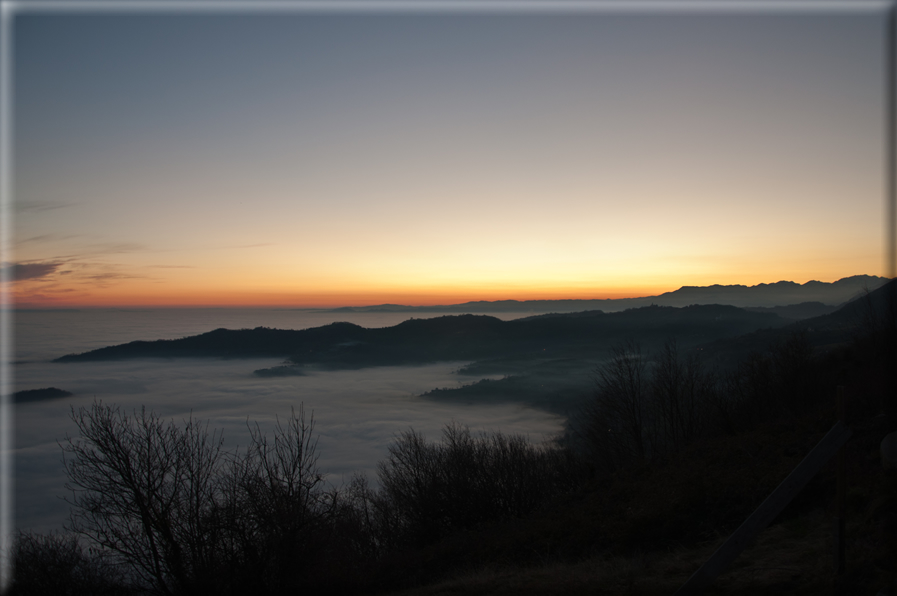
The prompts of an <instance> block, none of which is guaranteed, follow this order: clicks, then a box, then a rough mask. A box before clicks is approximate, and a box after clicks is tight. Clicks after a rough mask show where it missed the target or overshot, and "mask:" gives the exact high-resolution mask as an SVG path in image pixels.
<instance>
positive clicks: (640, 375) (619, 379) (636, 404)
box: [580, 341, 654, 470]
mask: <svg viewBox="0 0 897 596" xmlns="http://www.w3.org/2000/svg"><path fill="white" fill-rule="evenodd" d="M647 370H648V363H647V359H646V358H645V355H644V354H642V349H641V346H640V345H639V344H638V343H637V342H635V341H628V342H625V343H621V344H617V345H616V346H614V347H613V348H612V349H611V357H610V359H609V360H607V361H606V362H605V363H604V364H602V365H601V366H599V367H598V368H597V369H596V377H595V394H594V398H593V400H592V401H591V402H590V403H589V404H588V405H587V406H586V407H585V410H584V412H583V416H582V417H583V419H584V420H583V424H582V430H581V431H580V433H581V434H582V435H583V436H584V438H585V439H586V442H587V443H588V444H589V445H591V447H592V450H593V451H594V456H595V457H596V458H599V459H600V461H597V462H596V465H597V466H598V467H599V468H603V469H605V470H612V469H617V468H619V467H620V466H622V465H625V464H626V463H627V462H629V461H631V460H633V459H637V460H643V459H645V458H646V457H648V456H649V455H650V452H651V449H652V446H653V443H654V436H653V433H652V432H651V426H650V419H649V416H650V395H649V392H648V390H649V382H648V378H647Z"/></svg>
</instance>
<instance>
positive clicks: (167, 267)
mask: <svg viewBox="0 0 897 596" xmlns="http://www.w3.org/2000/svg"><path fill="white" fill-rule="evenodd" d="M146 267H147V268H148V269H196V267H194V266H193V265H147V266H146Z"/></svg>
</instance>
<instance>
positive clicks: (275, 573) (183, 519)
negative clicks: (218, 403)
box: [62, 402, 338, 594]
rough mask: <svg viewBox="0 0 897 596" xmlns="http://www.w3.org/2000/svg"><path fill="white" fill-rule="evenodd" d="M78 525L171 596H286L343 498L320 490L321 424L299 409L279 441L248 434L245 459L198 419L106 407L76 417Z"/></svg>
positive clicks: (279, 431)
mask: <svg viewBox="0 0 897 596" xmlns="http://www.w3.org/2000/svg"><path fill="white" fill-rule="evenodd" d="M72 419H73V420H74V422H75V424H76V426H77V427H78V431H79V434H80V436H79V437H77V438H70V437H67V438H66V442H65V443H64V444H63V445H62V449H63V461H64V465H65V469H66V472H67V473H68V478H69V481H68V483H67V485H66V487H67V488H68V489H69V490H70V491H71V494H70V496H69V498H68V501H69V503H70V504H71V505H72V513H71V519H70V524H69V527H70V529H71V530H72V531H74V532H76V533H78V534H80V535H83V536H85V537H87V538H88V539H89V540H91V541H92V542H93V543H94V544H96V545H97V546H98V547H100V548H102V549H104V550H106V551H108V552H110V553H113V554H114V555H116V556H117V557H118V558H119V560H121V561H122V562H124V563H126V564H127V565H128V566H129V567H130V568H131V569H132V570H133V571H134V573H135V574H136V576H137V578H138V579H139V581H140V582H141V583H142V584H143V585H145V586H146V587H149V588H150V589H152V590H153V591H155V592H158V593H163V594H173V593H179V594H182V593H185V594H223V593H246V592H247V591H250V592H252V593H258V594H260V593H280V592H282V591H283V590H284V589H286V588H288V587H291V586H293V585H296V584H298V583H300V582H301V581H303V579H304V578H303V574H302V568H304V567H305V568H307V567H308V566H310V565H311V564H312V563H311V562H312V561H313V560H315V557H314V556H312V554H311V553H313V552H314V551H316V550H317V551H321V549H322V544H323V543H324V542H326V538H327V532H328V527H327V521H328V520H329V516H330V515H331V514H332V512H333V511H335V510H336V505H337V500H338V494H337V493H336V492H335V491H332V492H327V491H324V490H323V488H322V484H323V482H324V477H323V475H322V474H321V473H320V472H319V471H318V468H317V455H316V452H315V447H316V442H315V441H314V439H313V436H312V431H313V428H314V420H313V419H312V420H311V421H309V422H306V421H305V413H304V411H303V409H302V408H301V407H300V409H299V413H298V415H297V414H296V412H295V411H293V412H292V413H291V415H290V417H289V419H288V420H287V421H286V422H285V423H283V424H282V423H281V422H280V421H279V420H278V421H277V424H276V428H275V433H274V438H273V441H271V440H269V439H268V437H267V436H266V435H264V434H263V433H262V432H261V430H260V429H259V427H258V426H257V425H256V426H254V427H253V426H250V436H251V437H250V444H249V447H248V448H247V449H246V450H245V451H244V452H243V453H231V452H226V451H223V450H222V437H221V435H220V433H217V432H213V433H211V434H210V433H209V432H208V430H207V425H203V424H200V423H198V422H197V421H195V420H193V419H192V418H190V419H188V420H186V421H184V423H183V425H182V426H178V425H176V424H175V423H174V422H173V421H168V422H166V421H163V420H162V419H160V418H159V416H157V415H155V414H153V413H150V412H147V411H146V410H145V409H142V410H140V411H139V412H134V413H133V414H132V415H128V414H126V413H124V412H122V411H121V410H120V409H119V408H118V407H116V406H108V405H104V404H102V403H100V402H96V403H94V404H93V406H92V407H91V408H80V409H78V410H74V409H73V410H72Z"/></svg>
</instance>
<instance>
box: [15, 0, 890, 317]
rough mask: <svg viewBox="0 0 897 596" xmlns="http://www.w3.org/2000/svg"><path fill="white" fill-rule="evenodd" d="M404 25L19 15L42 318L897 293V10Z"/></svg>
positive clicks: (23, 197) (28, 281)
mask: <svg viewBox="0 0 897 596" xmlns="http://www.w3.org/2000/svg"><path fill="white" fill-rule="evenodd" d="M412 4H413V3H412ZM210 5H211V4H210ZM811 5H812V4H811ZM811 5H808V6H811ZM21 6H27V3H23V4H22V5H21ZM377 6H380V8H379V9H378V8H377ZM383 6H384V5H372V8H371V9H367V10H364V11H360V10H343V11H339V10H334V11H331V12H325V11H322V10H308V11H303V10H290V11H282V10H281V11H278V10H265V9H259V10H258V11H252V10H247V11H242V12H239V13H227V12H223V11H215V10H200V11H196V12H185V11H179V12H164V11H140V12H129V11H127V10H117V11H110V10H106V11H96V10H95V11H66V12H63V11H55V12H54V11H52V10H46V11H29V10H27V8H22V9H21V10H19V11H18V12H16V13H15V15H14V17H13V21H12V24H11V29H12V32H13V38H12V39H13V41H12V44H13V49H14V53H13V54H12V63H13V66H14V70H13V74H12V85H11V93H12V98H13V102H14V104H13V111H12V113H13V116H12V119H13V122H12V125H13V126H12V129H11V130H12V131H13V133H12V139H11V144H12V148H13V169H12V172H13V176H12V181H11V185H12V186H11V187H12V196H13V203H12V208H13V213H12V215H13V220H12V224H11V228H12V241H11V242H10V243H9V250H8V251H6V254H4V255H3V267H4V268H5V270H6V273H7V275H8V276H10V277H13V278H15V279H16V281H11V282H8V283H7V285H8V290H9V291H10V292H11V295H12V297H13V299H14V301H15V303H16V305H17V306H18V307H22V308H25V307H85V306H138V305H140V306H281V307H282V306H287V307H318V306H340V305H363V304H380V303H401V304H450V303H457V302H464V301H468V300H498V299H520V300H523V299H551V298H616V297H626V296H646V295H655V294H659V293H662V292H665V291H671V290H674V289H676V288H678V287H680V286H683V285H711V284H717V283H719V284H744V285H754V284H758V283H770V282H775V281H779V280H790V281H796V282H799V283H804V282H806V281H809V280H814V279H815V280H819V281H828V282H831V281H836V280H838V279H840V278H842V277H847V276H851V275H856V274H869V275H884V274H885V271H884V268H885V265H886V263H885V258H884V250H885V248H884V247H885V241H886V226H885V222H884V213H885V203H884V197H885V190H884V188H885V187H884V184H885V175H886V172H885V167H884V166H885V157H884V147H885V138H884V123H885V108H884V71H883V47H884V46H883V40H884V37H883V35H884V9H883V8H881V7H879V8H874V7H873V8H869V6H870V5H869V4H863V5H857V6H860V7H861V8H860V9H858V10H856V11H853V10H843V6H841V7H840V8H839V9H837V10H828V9H825V8H824V7H825V6H828V7H831V6H833V5H832V4H828V5H820V6H823V8H821V9H819V10H807V9H800V10H793V11H787V10H772V11H769V10H766V11H764V10H761V9H758V10H739V11H725V10H721V11H709V10H708V11H700V10H687V11H678V10H675V9H671V10H664V11H652V10H641V11H635V10H633V11H628V12H627V11H620V10H617V11H613V10H595V11H592V10H574V9H570V10H557V11H548V10H541V11H527V10H513V9H503V10H496V11H493V12H489V11H474V10H465V9H463V7H462V9H457V6H456V7H455V9H448V10H444V11H426V10H414V8H413V5H412V6H411V8H407V6H409V5H406V8H407V10H405V9H403V10H398V9H395V8H393V9H388V8H387V9H382V8H383ZM509 6H512V5H509ZM670 6H675V5H670ZM882 6H883V5H882Z"/></svg>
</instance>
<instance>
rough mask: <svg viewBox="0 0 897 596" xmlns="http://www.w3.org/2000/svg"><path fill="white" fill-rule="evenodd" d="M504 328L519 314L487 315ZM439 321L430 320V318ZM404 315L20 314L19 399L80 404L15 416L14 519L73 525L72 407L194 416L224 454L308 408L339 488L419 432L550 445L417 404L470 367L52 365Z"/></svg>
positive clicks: (486, 419) (32, 408)
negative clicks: (67, 444)
mask: <svg viewBox="0 0 897 596" xmlns="http://www.w3.org/2000/svg"><path fill="white" fill-rule="evenodd" d="M490 314H491V315H492V316H498V317H499V318H502V319H513V318H516V317H520V316H523V315H522V314H521V313H498V314H496V313H490ZM436 316H441V315H440V314H439V313H427V314H426V315H425V317H427V318H429V317H436ZM407 318H409V314H408V313H330V312H325V311H308V310H287V309H283V310H276V309H144V310H120V309H116V310H111V309H90V310H70V311H62V310H60V311H18V312H16V313H15V315H14V321H15V323H14V329H15V334H14V340H15V354H16V359H15V362H14V364H13V366H12V372H13V374H14V384H15V390H16V391H20V390H26V389H40V388H44V387H57V388H59V389H64V390H66V391H70V392H72V393H74V394H75V395H74V396H72V397H68V398H63V399H55V400H49V401H41V402H33V403H22V404H18V405H16V424H15V429H16V430H15V433H16V434H15V445H16V450H15V465H16V477H15V491H14V492H15V511H16V525H17V527H18V528H21V529H27V530H35V531H42V532H46V531H50V530H53V529H59V528H61V527H62V525H63V523H64V522H65V521H66V520H67V518H68V510H69V508H68V504H67V503H66V502H65V501H64V500H63V499H62V497H63V496H64V495H65V494H66V493H65V481H66V478H65V473H64V470H63V467H62V450H61V447H60V442H64V440H65V437H66V436H75V435H76V428H75V426H74V423H73V422H72V421H71V418H70V413H71V409H72V408H80V407H85V406H90V405H91V404H92V403H93V401H94V400H101V401H103V402H104V403H109V404H117V405H119V406H120V407H122V408H123V409H125V410H127V411H132V410H134V409H139V408H141V407H143V406H146V408H147V409H148V410H153V411H154V412H156V413H158V414H160V415H161V416H163V417H165V418H167V419H173V420H175V421H181V420H183V419H185V418H187V417H188V416H191V415H192V416H193V417H194V418H196V419H200V420H204V421H208V422H209V427H210V429H213V428H214V429H221V430H222V431H223V433H224V440H225V445H226V446H227V447H229V448H236V447H240V446H245V445H246V443H247V439H248V436H249V433H248V430H247V421H252V422H253V423H258V424H259V425H260V427H261V428H262V430H268V431H269V432H270V429H271V428H272V426H273V424H274V421H275V419H276V418H277V417H280V418H284V417H286V416H289V414H290V409H291V408H298V406H299V405H300V404H304V407H305V411H306V415H308V414H311V413H313V415H314V421H315V434H316V436H317V437H318V453H319V455H320V459H319V464H320V467H321V469H322V471H323V472H325V473H326V474H327V478H328V481H329V482H330V483H331V484H332V485H334V486H339V485H341V484H342V483H343V482H347V481H348V480H349V479H350V478H351V476H352V474H353V473H356V472H359V473H364V474H367V476H368V478H369V479H370V480H372V481H375V480H376V466H377V462H378V461H379V460H381V459H384V458H385V456H386V454H387V446H388V444H389V443H390V442H391V441H392V440H393V438H394V437H395V435H396V434H397V433H400V432H402V431H404V430H407V429H408V428H414V429H415V430H417V431H420V432H422V433H424V435H425V436H426V437H427V438H430V439H437V438H438V437H439V435H440V432H441V429H442V427H443V426H444V425H445V424H447V423H451V422H457V423H460V424H463V425H468V426H470V427H471V429H475V430H485V431H492V430H496V431H502V432H505V433H520V434H524V435H527V436H528V437H529V439H530V440H531V441H534V442H539V441H544V440H548V439H550V438H551V437H552V436H554V435H556V434H557V433H558V432H559V431H560V430H561V428H562V424H563V419H562V418H560V417H559V416H557V415H553V414H549V413H547V412H544V411H541V410H535V409H531V408H526V407H522V406H519V405H514V404H474V403H460V402H459V403H451V402H445V401H439V402H436V401H431V400H428V399H425V398H420V397H418V396H419V395H420V394H421V393H423V392H425V391H428V390H430V389H433V388H436V387H457V386H458V385H460V384H462V383H469V382H472V381H474V380H476V379H470V378H464V379H462V378H460V377H458V376H457V375H455V374H453V371H454V370H455V369H457V368H458V367H459V366H461V365H462V364H465V363H463V362H444V363H439V364H431V365H425V366H391V367H377V368H367V369H361V370H351V371H336V372H332V371H331V372H314V373H312V374H309V375H308V376H303V377H275V378H259V377H255V376H253V374H252V371H253V370H256V369H259V368H265V367H270V366H273V365H276V364H279V363H280V362H281V361H282V359H280V358H254V359H230V360H222V359H213V358H204V359H200V358H194V359H143V360H127V361H119V362H88V363H65V364H60V363H53V362H51V360H52V359H54V358H57V357H59V356H63V355H65V354H70V353H80V352H85V351H88V350H92V349H95V348H100V347H103V346H107V345H113V344H120V343H125V342H129V341H134V340H155V339H175V338H179V337H184V336H188V335H195V334H198V333H204V332H206V331H211V330H213V329H217V328H220V327H224V328H228V329H241V328H253V327H259V326H265V327H275V328H280V329H305V328H308V327H317V326H321V325H326V324H328V323H332V322H334V321H349V322H352V323H356V324H358V325H361V326H364V327H387V326H391V325H396V324H398V323H400V322H402V321H403V320H405V319H407Z"/></svg>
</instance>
